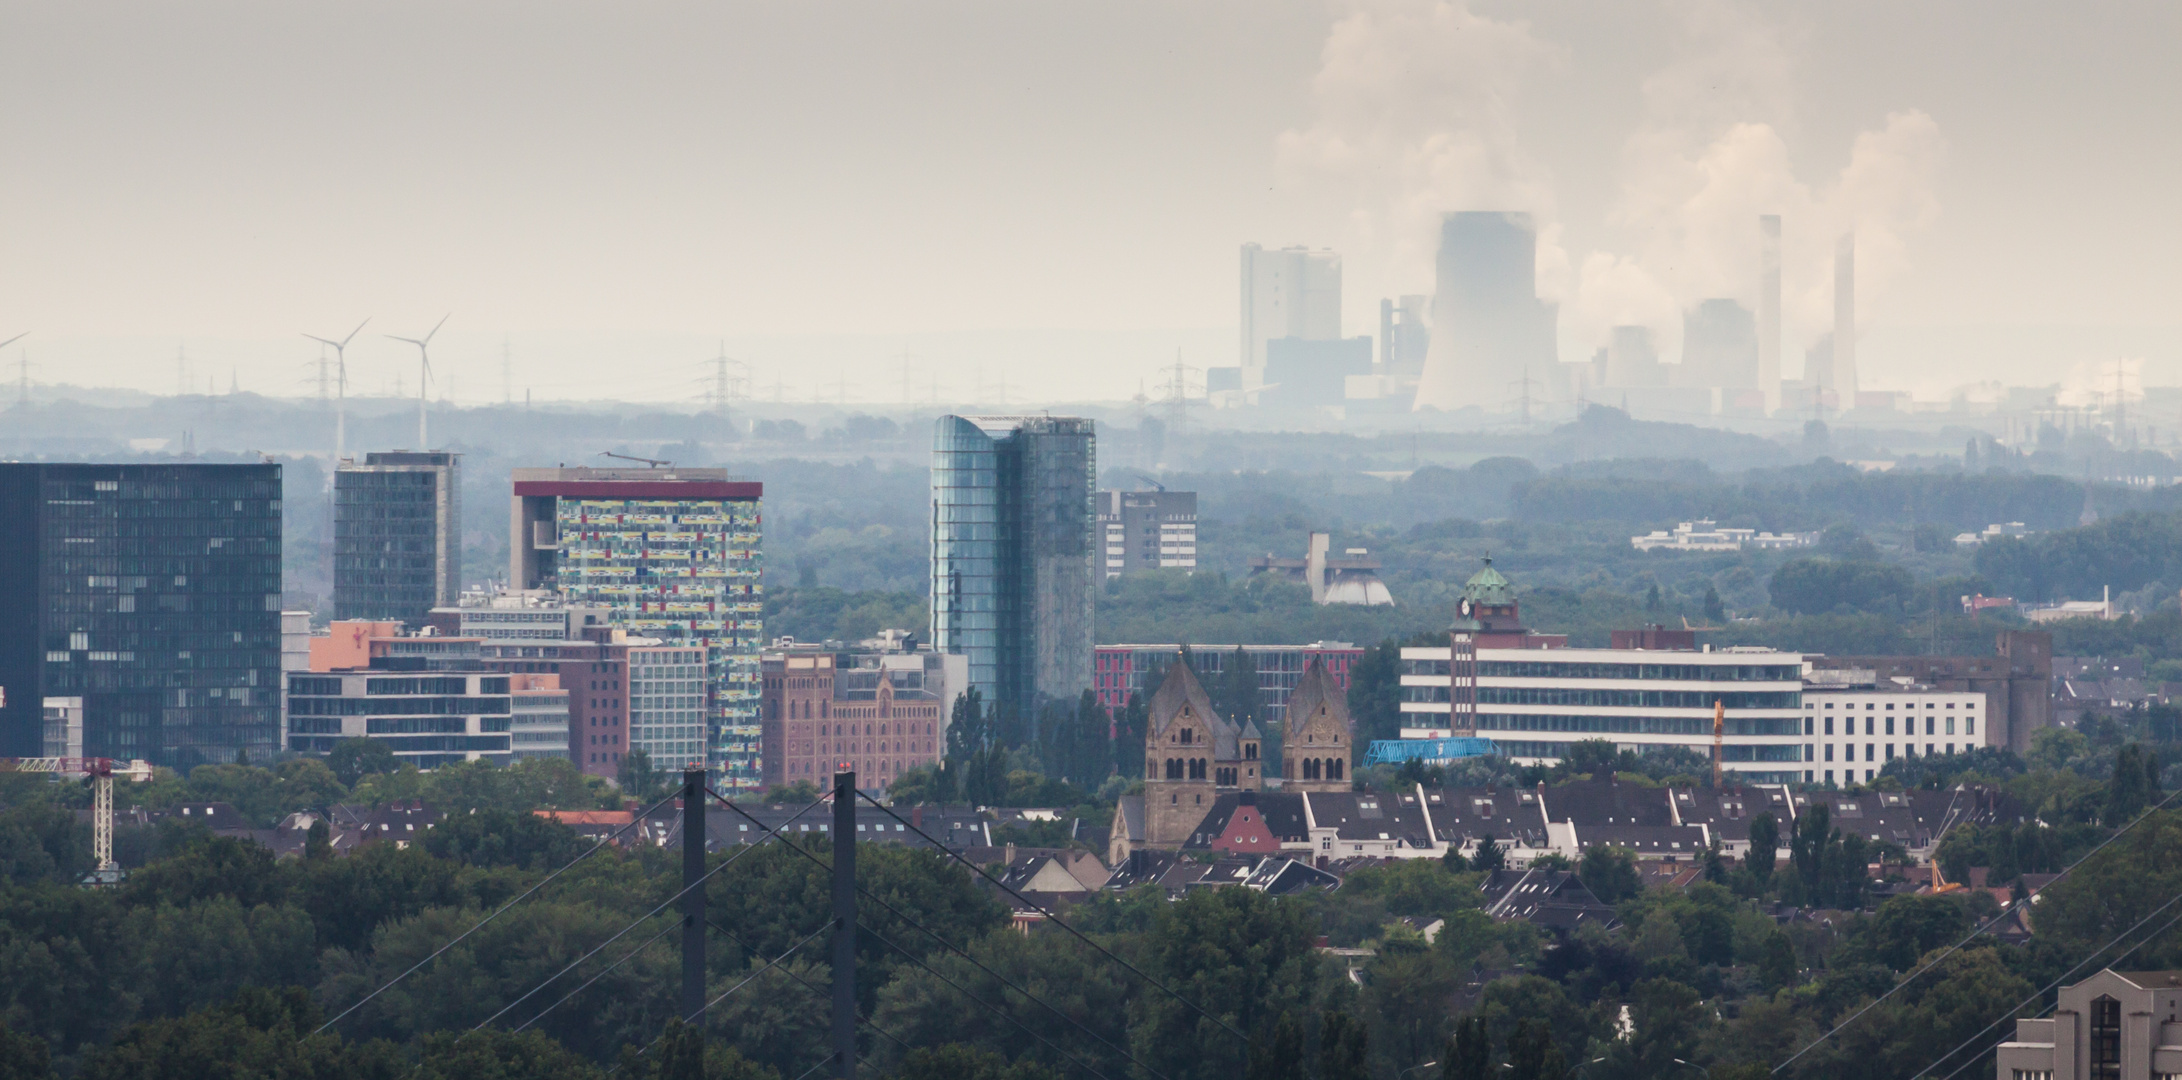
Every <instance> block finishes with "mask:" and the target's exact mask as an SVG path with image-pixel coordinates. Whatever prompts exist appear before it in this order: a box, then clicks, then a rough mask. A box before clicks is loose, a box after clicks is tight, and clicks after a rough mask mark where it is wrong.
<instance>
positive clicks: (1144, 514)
mask: <svg viewBox="0 0 2182 1080" xmlns="http://www.w3.org/2000/svg"><path fill="white" fill-rule="evenodd" d="M1098 524H1099V541H1100V544H1099V547H1100V554H1099V560H1098V561H1099V564H1100V569H1101V570H1102V571H1103V572H1104V575H1105V576H1106V577H1120V576H1121V575H1123V574H1126V573H1130V572H1131V571H1136V570H1152V569H1159V568H1165V569H1169V570H1185V571H1193V572H1194V571H1195V570H1196V569H1197V493H1196V492H1194V491H1101V492H1099V522H1098Z"/></svg>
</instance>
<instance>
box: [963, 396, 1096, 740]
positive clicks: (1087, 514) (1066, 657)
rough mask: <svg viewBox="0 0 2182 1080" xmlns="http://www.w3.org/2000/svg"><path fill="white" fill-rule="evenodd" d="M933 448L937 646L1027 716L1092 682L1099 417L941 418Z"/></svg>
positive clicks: (982, 689)
mask: <svg viewBox="0 0 2182 1080" xmlns="http://www.w3.org/2000/svg"><path fill="white" fill-rule="evenodd" d="M936 427H937V431H936V437H935V442H934V445H933V450H932V645H933V648H935V649H937V650H938V651H940V652H947V653H961V654H963V655H965V656H967V657H969V684H970V685H971V686H974V687H976V688H977V689H978V692H979V693H981V694H983V695H984V697H985V699H986V700H987V701H989V702H993V703H995V704H997V705H999V706H1000V707H1003V708H1014V709H1017V710H1020V712H1021V713H1022V714H1023V715H1029V714H1030V713H1031V712H1032V711H1033V710H1034V709H1035V708H1036V707H1037V705H1038V703H1039V702H1040V701H1045V700H1054V699H1070V698H1074V697H1075V696H1076V695H1077V694H1079V693H1081V692H1083V691H1084V690H1085V689H1087V688H1088V687H1090V685H1091V649H1092V633H1091V618H1092V596H1093V593H1092V590H1093V588H1094V587H1095V585H1096V583H1097V582H1098V581H1099V580H1101V578H1100V577H1099V576H1098V570H1097V567H1096V566H1095V564H1094V559H1095V554H1096V545H1095V544H1094V542H1093V536H1094V528H1095V521H1094V510H1093V506H1092V502H1093V489H1094V488H1095V486H1096V482H1097V481H1096V477H1097V469H1098V461H1097V453H1096V448H1095V441H1096V440H1095V434H1094V425H1093V423H1092V422H1091V421H1090V420H1085V419H1081V418H1078V417H1066V416H942V417H940V418H939V421H938V423H937V425H936Z"/></svg>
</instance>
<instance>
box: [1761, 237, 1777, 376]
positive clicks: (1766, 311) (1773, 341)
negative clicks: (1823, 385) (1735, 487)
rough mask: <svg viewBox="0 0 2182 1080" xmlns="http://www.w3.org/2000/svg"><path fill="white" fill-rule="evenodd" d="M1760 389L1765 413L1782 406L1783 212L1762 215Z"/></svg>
mask: <svg viewBox="0 0 2182 1080" xmlns="http://www.w3.org/2000/svg"><path fill="white" fill-rule="evenodd" d="M1758 389H1759V390H1761V391H1763V392H1764V393H1765V412H1766V415H1768V416H1771V415H1772V414H1773V413H1774V412H1775V411H1776V410H1778V409H1779V408H1780V215H1779V214H1763V215H1760V216H1759V218H1758Z"/></svg>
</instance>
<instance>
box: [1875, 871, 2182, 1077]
mask: <svg viewBox="0 0 2182 1080" xmlns="http://www.w3.org/2000/svg"><path fill="white" fill-rule="evenodd" d="M2177 901H2182V893H2177V894H2175V896H2174V897H2173V899H2170V900H2168V901H2167V902H2166V903H2164V904H2161V905H2159V906H2158V907H2156V908H2153V909H2152V910H2151V911H2150V912H2149V913H2148V914H2146V915H2145V916H2144V917H2143V918H2141V919H2138V920H2137V921H2136V926H2132V927H2130V928H2129V929H2127V930H2124V931H2122V932H2121V933H2119V934H2116V935H2114V937H2113V939H2112V940H2110V941H2108V942H2107V943H2106V944H2104V945H2101V946H2099V947H2098V948H2096V949H2093V950H2092V951H2091V952H2090V953H2089V954H2087V955H2086V956H2085V957H2084V958H2083V959H2081V960H2078V961H2076V966H2075V967H2072V968H2069V969H2068V970H2067V971H2064V972H2062V973H2061V974H2060V976H2059V977H2058V978H2056V979H2054V980H2053V981H2052V982H2049V983H2047V984H2046V985H2044V986H2042V987H2040V988H2039V989H2038V990H2037V991H2036V992H2034V993H2032V994H2031V995H2030V996H2029V997H2027V998H2024V999H2023V1000H2021V1001H2018V1002H2016V1003H2015V1004H2014V1005H2011V1006H2009V1007H2008V1010H2007V1011H2006V1012H2004V1013H2001V1014H2000V1019H1998V1020H1995V1021H1993V1022H1992V1023H1990V1024H1987V1025H1985V1026H1984V1027H1983V1028H1981V1029H1979V1030H1978V1032H1977V1034H1975V1035H1972V1036H1970V1037H1969V1038H1967V1039H1964V1040H1962V1042H1960V1043H1958V1044H1956V1046H1955V1048H1954V1049H1952V1050H1949V1051H1948V1052H1946V1053H1944V1054H1941V1055H1940V1056H1939V1057H1938V1058H1937V1059H1936V1060H1934V1061H1933V1062H1932V1064H1930V1065H1927V1066H1925V1067H1924V1068H1922V1069H1919V1070H1918V1071H1916V1072H1915V1073H1912V1074H1911V1075H1912V1076H1925V1075H1927V1074H1929V1073H1930V1072H1931V1071H1932V1070H1933V1069H1936V1068H1938V1067H1939V1066H1940V1063H1941V1062H1944V1061H1946V1060H1947V1059H1948V1058H1951V1057H1954V1056H1955V1055H1956V1054H1959V1053H1961V1052H1962V1051H1963V1049H1964V1048H1966V1047H1968V1046H1969V1045H1970V1044H1972V1043H1974V1042H1977V1041H1978V1040H1980V1039H1982V1038H1984V1037H1985V1035H1986V1034H1987V1033H1988V1032H1990V1031H1992V1030H1993V1029H1994V1028H1996V1027H1999V1026H2000V1025H2002V1024H2004V1023H2006V1022H2007V1021H2008V1018H2009V1017H2010V1016H2013V1015H2015V1013H2016V1010H2018V1009H2021V1008H2022V1007H2023V1006H2025V1005H2028V1004H2030V1003H2031V1002H2033V1001H2036V1000H2038V999H2039V998H2042V997H2044V996H2046V994H2047V993H2049V992H2051V991H2052V989H2053V988H2054V987H2056V986H2059V985H2061V983H2062V982H2064V981H2065V980H2067V979H2068V977H2069V976H2071V975H2074V974H2076V973H2077V972H2078V971H2081V970H2083V967H2084V965H2085V964H2088V963H2090V962H2091V961H2093V960H2095V959H2097V958H2098V957H2099V956H2100V955H2101V954H2103V953H2104V952H2106V950H2108V949H2111V948H2113V947H2114V946H2115V945H2118V944H2120V943H2121V939H2123V938H2125V937H2128V936H2129V935H2131V934H2134V933H2136V932H2137V927H2140V926H2143V925H2144V924H2145V923H2148V922H2151V921H2152V917H2153V916H2155V915H2158V914H2159V913H2160V912H2162V911H2165V910H2167V909H2168V908H2171V907H2173V906H2174V905H2175V903H2176V902H2177ZM2178 921H2182V911H2178V912H2176V913H2175V914H2174V915H2172V916H2170V917H2169V918H2168V919H2167V921H2166V922H2164V923H2161V924H2160V926H2159V929H2157V930H2154V931H2152V932H2151V933H2149V934H2146V935H2145V936H2144V940H2143V941H2139V942H2137V943H2136V944H2134V945H2131V946H2129V950H2128V952H2124V953H2122V954H2121V956H2128V955H2129V953H2133V952H2135V951H2137V950H2138V949H2141V948H2143V947H2144V946H2145V945H2147V944H2149V943H2150V942H2151V941H2152V940H2153V939H2155V938H2157V937H2158V936H2159V935H2161V934H2164V933H2166V932H2167V928H2168V927H2171V926H2173V925H2174V924H2175V923H2176V922H2178ZM2115 959H2117V960H2119V959H2121V957H2115ZM2039 1011H2040V1012H2044V1011H2045V1010H2043V1009H2041V1010H2039ZM1984 1056H1985V1055H1984V1054H1983V1053H1982V1052H1981V1053H1978V1054H1976V1055H1974V1056H1972V1057H1971V1058H1970V1059H1969V1060H1968V1061H1965V1062H1963V1063H1962V1064H1960V1065H1957V1066H1955V1068H1954V1070H1953V1071H1951V1072H1949V1073H1948V1074H1947V1075H1946V1076H1944V1077H1941V1078H1940V1080H1953V1078H1954V1075H1955V1073H1959V1072H1961V1071H1962V1070H1964V1069H1966V1068H1969V1067H1970V1066H1971V1064H1973V1063H1975V1062H1976V1061H1977V1060H1978V1059H1979V1058H1982V1057H1984Z"/></svg>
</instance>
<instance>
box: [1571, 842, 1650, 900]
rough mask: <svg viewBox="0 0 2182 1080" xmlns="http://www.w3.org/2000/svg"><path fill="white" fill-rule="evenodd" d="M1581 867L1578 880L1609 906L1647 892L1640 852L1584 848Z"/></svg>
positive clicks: (1577, 875)
mask: <svg viewBox="0 0 2182 1080" xmlns="http://www.w3.org/2000/svg"><path fill="white" fill-rule="evenodd" d="M1577 866H1578V868H1577V870H1576V877H1577V879H1578V880H1580V881H1582V882H1583V887H1584V888H1586V889H1589V890H1591V895H1593V896H1596V897H1598V898H1599V899H1600V900H1602V901H1604V902H1606V903H1609V904H1618V903H1620V902H1622V901H1623V900H1627V899H1628V898H1630V897H1632V896H1635V895H1637V894H1638V893H1641V892H1643V891H1644V878H1643V876H1642V875H1640V874H1638V873H1637V866H1636V852H1633V851H1631V850H1629V849H1628V848H1622V847H1611V846H1608V845H1603V844H1598V845H1593V846H1591V847H1588V848H1585V849H1584V852H1583V859H1582V861H1581V862H1580V863H1578V864H1577Z"/></svg>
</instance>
